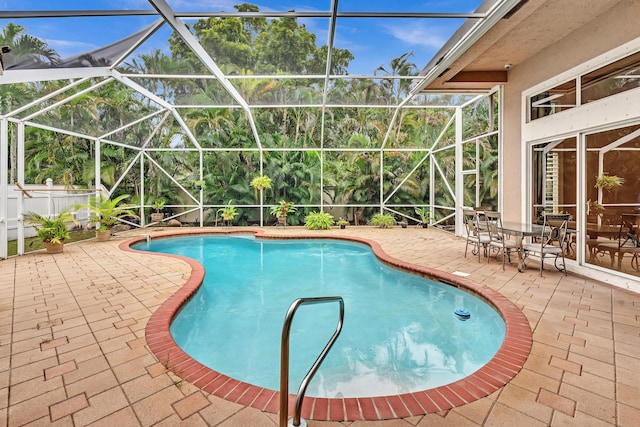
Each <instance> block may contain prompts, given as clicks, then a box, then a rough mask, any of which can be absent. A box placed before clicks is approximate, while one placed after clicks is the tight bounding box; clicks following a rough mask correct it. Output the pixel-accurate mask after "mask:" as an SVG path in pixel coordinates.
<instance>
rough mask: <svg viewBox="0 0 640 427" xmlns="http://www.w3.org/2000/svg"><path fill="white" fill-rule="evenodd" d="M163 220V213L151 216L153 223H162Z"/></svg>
mask: <svg viewBox="0 0 640 427" xmlns="http://www.w3.org/2000/svg"><path fill="white" fill-rule="evenodd" d="M163 219H164V214H163V213H152V214H151V221H152V222H162V220H163Z"/></svg>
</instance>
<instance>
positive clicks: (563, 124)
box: [502, 0, 640, 220]
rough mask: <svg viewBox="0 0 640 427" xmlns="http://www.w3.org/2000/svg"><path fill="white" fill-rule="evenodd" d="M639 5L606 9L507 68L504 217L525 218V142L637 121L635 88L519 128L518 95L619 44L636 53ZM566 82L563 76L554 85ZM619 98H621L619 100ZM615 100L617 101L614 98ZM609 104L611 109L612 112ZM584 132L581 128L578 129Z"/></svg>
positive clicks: (521, 106)
mask: <svg viewBox="0 0 640 427" xmlns="http://www.w3.org/2000/svg"><path fill="white" fill-rule="evenodd" d="M638 16H640V1H638V0H626V1H623V2H621V3H619V4H618V5H617V6H616V7H615V8H612V9H609V10H608V11H607V12H606V13H605V14H602V15H600V16H599V17H598V18H597V19H594V20H592V21H590V22H586V23H585V24H584V25H583V26H582V27H580V28H579V29H577V30H575V31H574V32H572V33H570V34H569V35H568V36H567V37H565V38H563V39H560V40H558V41H557V42H556V43H555V44H552V45H550V46H548V47H547V48H545V49H543V50H541V51H540V52H538V53H537V54H535V55H533V56H531V57H530V58H528V59H527V60H525V61H523V62H522V63H520V64H518V65H517V66H516V67H513V68H512V69H511V70H509V73H508V83H507V84H506V85H504V109H503V111H504V113H503V114H504V115H503V118H504V121H503V151H502V153H503V171H504V175H503V180H502V186H503V187H502V194H503V197H504V195H505V194H506V195H508V200H509V203H503V212H504V217H505V218H506V219H512V220H523V219H525V215H526V194H527V189H528V188H527V187H528V184H527V168H526V164H525V162H524V160H523V159H524V158H525V154H526V141H531V140H535V139H540V138H543V137H544V136H545V133H547V134H553V135H556V134H558V133H560V132H565V131H566V132H575V131H576V130H577V129H580V127H577V126H588V127H593V126H596V125H597V124H598V123H597V122H598V121H599V122H601V124H603V123H606V122H614V121H619V120H629V119H630V118H631V117H632V116H634V115H635V116H637V117H640V108H637V109H635V111H631V109H628V108H625V106H629V105H640V103H638V102H640V90H634V91H630V92H625V93H623V94H619V95H616V97H610V98H606V99H604V100H601V101H598V102H594V103H591V104H588V105H586V106H583V107H581V108H576V109H572V110H569V111H565V112H562V113H560V114H555V115H552V116H549V117H545V118H542V119H538V120H535V121H534V122H532V123H530V124H524V123H525V119H526V111H525V108H526V104H525V102H524V101H523V92H525V91H527V90H528V89H530V88H531V87H534V86H536V85H539V84H541V83H543V82H547V81H548V80H550V79H553V78H555V77H556V76H559V75H562V74H563V73H565V74H567V73H568V71H569V70H572V69H574V68H575V67H579V66H582V67H588V66H589V64H588V63H589V61H592V60H593V58H596V57H599V56H601V55H603V54H606V53H607V52H610V51H613V50H615V49H616V48H617V49H618V52H619V51H620V50H621V48H620V46H623V45H628V46H626V49H627V50H629V52H628V53H632V52H633V50H631V49H635V50H636V51H637V50H640V47H639V46H640V25H638V18H637V17H638ZM560 81H566V78H565V77H561V78H559V79H558V82H560ZM619 97H626V98H630V99H625V100H624V101H622V100H621V99H620V98H619ZM616 98H617V99H616ZM612 104H615V105H616V108H615V110H612V109H611V108H612V107H611V106H612ZM582 128H584V127H582Z"/></svg>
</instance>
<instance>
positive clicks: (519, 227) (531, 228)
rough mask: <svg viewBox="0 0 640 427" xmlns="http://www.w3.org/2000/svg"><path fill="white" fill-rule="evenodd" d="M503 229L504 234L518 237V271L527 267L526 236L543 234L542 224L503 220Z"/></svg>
mask: <svg viewBox="0 0 640 427" xmlns="http://www.w3.org/2000/svg"><path fill="white" fill-rule="evenodd" d="M502 231H503V232H504V234H507V235H509V236H514V237H515V238H516V246H517V248H518V271H520V272H521V271H522V270H524V269H525V267H526V265H525V263H524V254H523V250H522V242H523V241H524V238H525V237H528V236H539V235H541V234H542V225H540V224H532V223H524V222H517V221H503V222H502Z"/></svg>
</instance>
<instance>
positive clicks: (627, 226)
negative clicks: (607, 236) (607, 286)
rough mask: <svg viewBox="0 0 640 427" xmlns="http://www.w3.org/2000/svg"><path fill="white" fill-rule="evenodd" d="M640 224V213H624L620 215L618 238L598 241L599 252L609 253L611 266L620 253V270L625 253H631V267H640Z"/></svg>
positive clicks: (636, 268)
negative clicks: (639, 261) (639, 229)
mask: <svg viewBox="0 0 640 427" xmlns="http://www.w3.org/2000/svg"><path fill="white" fill-rule="evenodd" d="M639 225H640V213H623V214H622V215H621V216H620V229H619V231H618V233H617V235H616V239H614V240H611V241H609V242H603V243H598V244H597V246H596V251H597V253H598V254H599V253H607V252H608V253H609V256H610V257H611V268H613V264H614V260H615V256H616V255H618V271H621V270H622V258H623V257H624V255H625V254H631V255H632V258H631V267H632V268H633V269H635V270H638V269H639V265H638V257H639V255H640V239H639V236H638V227H639Z"/></svg>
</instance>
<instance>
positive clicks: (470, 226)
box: [462, 209, 490, 262]
mask: <svg viewBox="0 0 640 427" xmlns="http://www.w3.org/2000/svg"><path fill="white" fill-rule="evenodd" d="M462 213H463V215H462V217H463V218H464V226H465V229H466V231H467V245H466V246H465V248H464V257H465V258H466V257H467V249H468V248H469V245H472V246H473V249H472V250H471V253H472V254H474V255H476V253H477V254H478V262H480V255H481V254H480V252H481V250H484V251H485V253H486V252H487V247H488V246H489V241H490V239H489V232H488V230H487V227H486V223H485V224H484V226H481V225H480V216H479V215H478V212H476V211H474V210H471V209H464V210H463V211H462Z"/></svg>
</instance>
